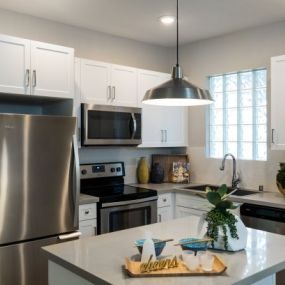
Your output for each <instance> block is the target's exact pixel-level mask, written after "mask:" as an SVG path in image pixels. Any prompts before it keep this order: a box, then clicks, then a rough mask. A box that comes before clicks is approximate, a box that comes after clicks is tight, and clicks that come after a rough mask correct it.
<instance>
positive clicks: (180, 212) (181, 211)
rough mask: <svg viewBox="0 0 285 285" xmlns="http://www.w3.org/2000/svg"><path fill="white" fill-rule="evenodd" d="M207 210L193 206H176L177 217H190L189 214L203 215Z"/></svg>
mask: <svg viewBox="0 0 285 285" xmlns="http://www.w3.org/2000/svg"><path fill="white" fill-rule="evenodd" d="M204 213H206V212H205V211H200V210H197V209H191V208H185V207H181V206H176V209H175V217H176V218H183V217H188V216H198V217H200V216H202V215H203V214H204Z"/></svg>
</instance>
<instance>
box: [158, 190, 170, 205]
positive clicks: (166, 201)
mask: <svg viewBox="0 0 285 285" xmlns="http://www.w3.org/2000/svg"><path fill="white" fill-rule="evenodd" d="M166 206H171V193H167V194H160V195H158V200H157V207H158V208H160V207H166Z"/></svg>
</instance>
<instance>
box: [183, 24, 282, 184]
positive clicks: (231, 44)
mask: <svg viewBox="0 0 285 285" xmlns="http://www.w3.org/2000/svg"><path fill="white" fill-rule="evenodd" d="M284 31H285V22H279V23H275V24H270V25H266V26H263V27H258V28H254V29H249V30H246V31H241V32H236V33H232V34H229V35H226V36H221V37H216V38H212V39H208V40H203V41H199V42H196V43H193V44H189V45H186V46H183V47H182V49H181V63H182V66H183V67H184V72H185V74H187V76H188V78H189V80H190V81H191V82H193V83H196V84H197V85H199V86H204V87H207V81H206V77H207V76H208V75H212V74H219V73H225V72H231V71H238V70H242V69H249V68H256V67H266V68H267V69H268V75H269V76H270V69H269V68H270V57H272V56H276V55H281V54H285V37H284ZM269 80H270V78H268V84H269V83H270V81H269ZM268 87H269V88H268V91H269V92H268V103H270V85H269V86H268ZM189 113H190V114H189V123H190V127H189V142H190V147H189V150H188V151H189V155H190V161H191V163H192V174H193V175H192V180H193V181H195V182H209V183H224V182H228V183H229V184H230V180H231V173H230V172H231V166H230V165H229V163H231V162H228V163H227V164H228V165H226V169H228V171H226V172H225V173H223V172H221V171H219V165H220V161H221V160H216V159H208V158H206V157H205V151H204V150H205V107H195V108H192V109H190V112H189ZM268 113H269V116H270V106H269V112H268ZM268 130H269V131H268V133H269V134H270V122H269V125H268ZM280 161H285V152H283V151H269V152H268V161H267V162H252V161H238V164H239V169H240V172H241V178H242V184H243V185H244V186H247V187H251V188H255V189H257V187H258V185H264V186H265V188H266V189H270V190H277V188H276V183H275V176H276V173H277V169H278V162H280Z"/></svg>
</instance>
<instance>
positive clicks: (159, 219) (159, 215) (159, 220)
mask: <svg viewBox="0 0 285 285" xmlns="http://www.w3.org/2000/svg"><path fill="white" fill-rule="evenodd" d="M158 222H159V223H161V214H158Z"/></svg>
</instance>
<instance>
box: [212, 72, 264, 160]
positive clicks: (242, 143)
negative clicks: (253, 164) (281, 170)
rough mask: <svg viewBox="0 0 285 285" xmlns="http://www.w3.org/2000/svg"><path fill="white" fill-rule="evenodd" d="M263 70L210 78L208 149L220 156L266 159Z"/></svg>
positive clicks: (215, 156)
mask: <svg viewBox="0 0 285 285" xmlns="http://www.w3.org/2000/svg"><path fill="white" fill-rule="evenodd" d="M266 82H267V80H266V69H255V70H248V71H241V72H237V73H229V74H222V75H215V76H210V77H209V89H210V92H211V94H212V96H213V99H214V100H215V102H214V103H213V104H211V105H210V106H209V109H208V116H207V152H208V156H209V157H213V158H222V157H223V155H224V154H226V153H228V152H230V153H232V154H233V155H235V156H236V157H237V158H239V159H246V160H267V98H266Z"/></svg>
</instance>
